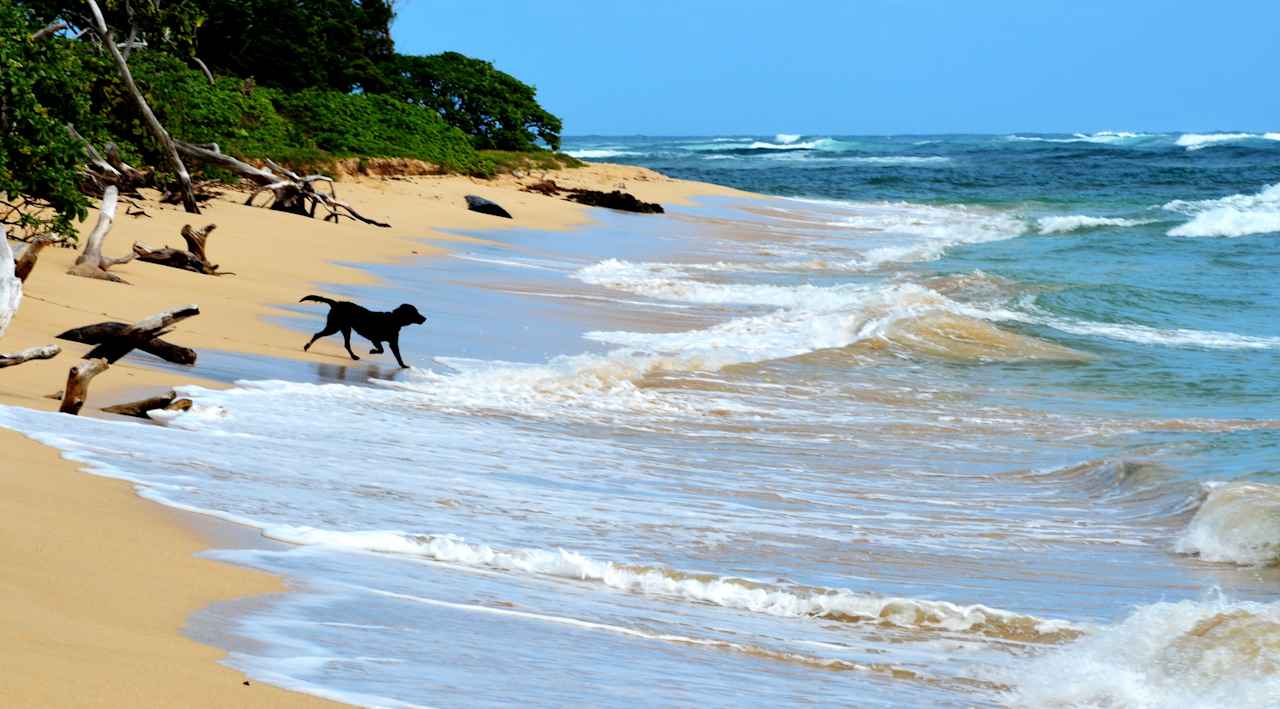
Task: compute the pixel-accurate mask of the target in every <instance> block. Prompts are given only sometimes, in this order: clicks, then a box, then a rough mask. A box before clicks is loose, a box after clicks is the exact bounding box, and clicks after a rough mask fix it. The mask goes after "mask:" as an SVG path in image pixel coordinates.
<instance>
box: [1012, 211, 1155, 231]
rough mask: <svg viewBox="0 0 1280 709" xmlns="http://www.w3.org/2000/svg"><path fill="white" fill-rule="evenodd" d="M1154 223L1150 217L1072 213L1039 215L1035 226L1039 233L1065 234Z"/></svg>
mask: <svg viewBox="0 0 1280 709" xmlns="http://www.w3.org/2000/svg"><path fill="white" fill-rule="evenodd" d="M1154 223H1155V220H1152V219H1121V218H1118V217H1090V216H1086V215H1083V214H1073V215H1070V216H1062V217H1041V218H1040V219H1039V220H1037V221H1036V226H1037V227H1039V229H1040V233H1041V234H1065V233H1068V232H1073V231H1083V230H1086V229H1099V228H1102V227H1132V226H1142V225H1144V224H1154Z"/></svg>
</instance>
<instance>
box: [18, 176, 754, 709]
mask: <svg viewBox="0 0 1280 709" xmlns="http://www.w3.org/2000/svg"><path fill="white" fill-rule="evenodd" d="M547 176H548V177H551V178H553V179H555V180H556V181H557V182H558V183H559V184H561V185H563V186H571V187H575V186H581V187H590V188H594V189H602V190H612V189H624V190H626V191H628V192H631V193H633V194H634V195H636V196H637V197H639V198H640V199H643V200H647V201H657V202H661V203H664V204H673V203H685V202H686V201H687V200H688V199H689V198H690V197H694V196H699V195H717V194H720V195H724V194H732V191H731V190H728V189H723V188H719V187H715V186H712V185H705V184H699V183H690V182H682V181H677V180H672V179H668V178H666V177H663V176H661V175H659V174H657V173H654V172H651V171H648V170H644V169H642V168H633V167H622V166H613V165H591V166H589V167H585V168H580V169H574V170H567V171H562V172H558V173H552V174H548V175H547ZM539 177H541V175H539ZM532 181H535V180H534V178H533V177H526V178H524V179H516V178H514V177H504V178H500V179H496V180H478V179H471V178H465V177H454V176H449V177H410V178H374V177H363V178H354V179H351V180H347V181H343V182H340V183H339V185H338V189H339V192H340V195H341V196H342V197H343V198H344V199H346V200H348V201H349V202H351V203H352V204H354V205H357V206H358V207H359V208H360V209H361V210H362V211H363V212H364V213H365V214H368V215H371V216H374V217H376V218H378V219H382V220H385V221H388V222H390V223H391V224H392V225H393V227H392V228H389V229H379V228H375V227H370V226H364V225H359V224H352V223H343V224H340V225H335V224H329V223H325V222H321V221H319V220H310V219H305V218H302V217H298V216H295V215H289V214H283V213H278V212H271V211H267V210H264V209H258V208H251V207H245V206H243V205H241V204H240V203H239V202H240V201H242V200H243V194H242V193H237V192H228V193H227V194H226V195H224V196H223V198H220V199H218V200H215V201H212V202H210V203H208V204H207V205H206V206H205V209H204V213H203V214H202V215H200V216H196V217H193V216H191V215H188V214H185V213H184V212H182V211H181V209H180V208H178V207H173V206H166V205H160V204H159V203H158V202H156V201H153V200H151V201H147V202H145V203H142V204H141V205H140V206H142V207H143V208H144V209H145V210H146V212H147V214H148V215H149V216H127V215H125V213H124V212H125V210H124V209H123V208H122V209H121V213H120V214H119V216H118V218H117V221H116V224H115V227H114V229H113V230H112V232H111V234H110V236H109V237H108V238H107V241H106V246H105V251H106V253H107V254H108V255H121V254H123V253H125V252H126V251H127V250H128V249H129V247H130V246H131V245H132V244H133V243H134V242H142V243H145V244H148V245H149V246H152V247H159V246H162V245H169V246H178V247H180V246H181V243H182V242H181V238H180V237H179V235H178V232H179V230H180V228H181V227H182V226H183V225H184V224H193V225H195V226H203V225H205V224H209V223H213V224H217V226H218V228H217V231H216V232H214V234H213V236H212V237H211V238H210V241H209V253H210V256H211V258H212V259H213V260H214V261H215V262H216V263H218V264H220V266H221V267H222V269H223V270H225V271H230V272H234V273H235V274H236V275H233V276H226V277H222V278H214V277H209V276H201V275H197V274H194V273H189V272H185V271H179V270H176V269H171V268H165V267H162V266H158V265H154V264H146V263H141V262H133V263H129V264H126V265H122V266H119V267H117V268H115V269H114V270H113V272H114V273H117V274H118V275H119V276H121V277H122V278H124V279H125V280H127V281H128V282H129V283H130V285H121V284H116V283H109V282H105V281H95V280H89V279H84V278H76V277H72V276H68V275H65V272H66V270H67V268H68V267H69V266H70V264H71V263H72V262H73V261H74V259H75V255H76V253H75V252H74V251H72V250H70V249H47V250H46V251H45V252H44V253H43V254H42V256H41V258H40V262H39V264H38V265H37V267H36V269H35V271H34V273H33V274H32V275H31V277H30V278H29V279H28V281H27V283H26V286H25V291H24V299H23V302H22V306H21V309H20V310H19V312H18V314H17V316H16V318H15V319H14V322H13V324H12V325H11V326H10V328H9V330H8V332H7V333H6V334H5V336H4V339H3V342H2V343H0V350H3V351H6V352H10V351H16V350H20V349H23V348H27V347H32V346H37V345H44V344H49V343H52V342H55V340H54V338H53V335H55V334H56V333H59V332H61V331H63V330H66V329H69V328H72V327H78V326H81V325H86V324H91V323H95V322H100V321H104V320H121V321H135V320H138V319H141V318H143V317H146V316H148V315H151V314H153V313H156V312H159V311H162V310H167V309H170V308H173V307H177V306H179V305H183V304H187V303H195V304H198V305H199V306H200V309H201V314H200V315H199V316H198V317H196V318H194V319H192V320H189V321H187V322H185V323H183V324H182V325H181V326H180V327H179V328H178V330H177V332H175V333H174V334H173V336H172V337H171V338H170V339H172V340H173V341H175V342H177V343H180V344H182V345H185V346H189V347H192V348H195V349H196V350H197V351H201V350H208V349H218V350H230V351H235V352H242V353H248V354H255V355H267V356H271V357H277V358H292V359H301V358H306V359H308V360H313V361H324V360H326V359H328V360H332V361H335V362H341V361H345V360H346V354H345V353H344V352H343V351H342V349H341V341H340V340H339V339H337V338H331V339H328V340H325V341H322V342H320V343H317V345H316V346H315V347H314V348H313V349H312V351H311V352H310V353H304V352H303V351H302V349H301V345H302V343H303V342H304V341H305V338H304V336H303V335H302V334H300V333H299V332H297V331H293V330H290V329H288V328H286V327H283V326H281V325H279V324H276V323H274V322H271V321H270V320H269V318H274V317H279V316H281V315H286V314H287V313H286V311H284V310H281V308H280V306H282V305H285V304H291V303H294V302H296V301H297V299H298V297H300V296H301V295H305V294H307V293H311V292H319V293H323V292H324V291H323V290H322V289H323V284H372V283H373V282H374V281H373V278H372V277H371V276H370V275H368V274H367V273H366V272H364V271H362V270H360V269H359V268H357V267H354V266H350V265H342V264H344V263H345V264H352V263H390V262H395V261H397V260H401V259H406V258H410V257H413V256H415V255H418V256H421V255H431V254H439V253H443V252H445V251H446V250H447V249H449V246H450V243H451V242H457V241H459V240H465V237H460V236H454V235H450V234H447V233H444V231H443V230H487V229H498V228H508V227H511V228H522V229H538V230H558V229H569V228H572V227H574V226H577V225H582V224H585V223H587V222H589V221H590V220H591V218H592V210H591V209H590V208H587V207H582V206H580V205H576V204H572V203H569V202H566V201H563V200H561V199H558V198H554V197H547V196H541V195H536V194H530V193H526V192H523V191H521V190H520V189H519V188H520V186H521V185H522V184H527V183H529V182H532ZM467 194H478V195H480V196H483V197H487V198H489V199H492V200H494V201H497V202H499V203H501V204H502V205H503V206H505V207H506V208H507V209H508V210H510V211H511V212H512V213H513V214H514V215H515V217H516V218H515V220H514V221H511V222H508V221H506V220H501V219H496V218H494V217H490V216H486V215H481V214H476V213H473V212H469V211H467V209H466V206H465V202H464V200H463V196H464V195H467ZM95 218H96V214H92V213H91V214H90V218H89V220H88V221H87V222H85V223H84V224H83V225H82V230H83V231H82V233H84V234H87V232H88V230H89V229H90V228H91V227H92V225H93V223H94V220H95ZM424 311H425V312H427V314H428V316H429V315H430V306H429V304H424ZM58 344H59V345H61V346H62V348H63V353H62V354H61V355H60V356H58V357H57V358H55V359H53V360H50V361H45V362H35V363H28V364H25V365H23V366H21V367H17V368H11V369H7V370H4V371H3V372H0V403H2V404H6V405H13V406H24V407H30V408H35V409H42V410H52V409H55V408H56V407H57V401H55V400H54V399H51V398H49V395H50V394H52V393H54V392H56V391H58V390H60V389H61V388H62V386H63V383H64V381H65V377H66V371H67V369H68V368H69V367H70V366H72V365H73V364H74V363H75V362H76V361H77V358H78V357H79V356H80V355H82V354H83V353H84V352H85V351H87V349H88V348H87V347H86V346H83V345H77V344H74V343H66V342H58ZM144 362H145V358H144V357H140V356H138V355H134V356H131V357H129V358H127V359H125V360H123V361H121V362H120V363H118V364H117V365H114V366H113V367H112V368H111V369H110V370H109V371H108V372H107V373H105V374H103V375H102V376H100V377H99V378H98V379H97V380H95V382H94V384H93V389H92V391H91V397H90V400H89V403H88V405H87V406H86V408H85V411H84V415H101V414H99V413H98V409H100V408H101V407H103V406H107V405H110V404H113V403H118V402H120V401H124V400H127V399H130V398H138V394H139V393H142V392H152V391H162V390H166V389H168V388H170V387H172V386H174V385H179V384H188V383H201V384H206V385H209V386H217V385H216V384H213V383H211V382H209V381H208V380H206V379H203V378H202V377H201V371H200V365H199V364H197V365H196V366H195V367H193V368H191V370H190V371H189V373H187V374H183V375H177V374H175V373H174V372H172V371H169V370H158V369H153V368H149V367H148V366H146V364H145V363H144ZM139 425H144V424H139ZM0 446H2V447H3V449H4V451H5V455H4V460H5V462H4V463H3V464H2V465H0V469H2V470H0V472H3V473H4V474H3V475H0V519H2V520H3V522H0V524H2V525H3V530H4V532H3V535H0V545H2V548H3V553H4V554H5V558H6V559H7V560H8V564H7V565H6V569H7V572H6V573H5V574H4V576H3V583H0V608H3V612H2V615H0V618H2V620H0V627H2V628H3V637H4V638H5V640H4V641H0V658H3V661H4V664H5V666H6V667H7V668H9V671H8V672H6V678H5V680H4V681H3V684H0V697H2V698H3V699H4V703H5V704H6V705H9V706H294V705H302V704H313V703H321V701H322V700H319V699H315V698H312V697H307V696H303V695H298V694H294V693H290V692H285V691H282V690H277V689H275V688H271V687H266V686H261V685H259V684H258V683H257V682H254V683H252V684H251V685H246V683H245V679H244V677H243V676H241V675H240V674H239V673H238V672H235V671H233V670H231V669H228V668H224V667H222V666H220V665H218V664H217V660H218V659H219V657H220V656H221V655H222V653H221V651H219V650H217V649H214V648H211V647H208V646H204V645H201V644H199V643H196V642H195V641H193V640H190V639H188V638H186V637H185V636H184V635H182V632H181V631H182V628H183V625H184V623H185V622H186V619H187V618H188V616H190V614H191V613H192V612H194V611H196V610H198V609H200V608H202V607H204V606H207V605H208V604H210V603H213V602H215V601H219V600H226V599H231V598H237V597H243V596H250V595H258V594H269V593H278V592H281V591H282V590H284V588H283V584H282V583H281V581H280V580H279V579H277V578H274V577H271V576H269V575H266V574H263V573H259V572H254V571H249V570H245V569H241V568H237V567H232V566H229V565H226V564H221V563H218V562H214V561H210V560H206V559H201V558H198V557H196V556H195V554H196V553H197V552H199V551H200V550H202V549H204V548H207V547H209V546H210V544H211V541H210V539H209V538H208V536H207V535H205V534H202V533H200V531H199V530H197V529H195V525H192V524H190V522H189V520H187V521H184V519H183V517H182V516H181V515H179V514H177V513H175V512H174V511H172V510H169V509H167V508H163V507H161V506H159V505H156V504H153V503H150V502H147V501H144V500H142V499H141V498H139V497H137V496H136V495H135V494H134V492H133V490H132V486H131V485H129V484H127V483H125V482H122V481H118V480H109V479H105V478H100V477H95V476H91V475H87V474H83V473H81V472H79V471H78V469H77V466H76V465H74V464H73V463H70V462H68V461H65V460H62V459H60V458H59V456H58V454H57V453H56V452H55V451H53V450H51V449H48V448H46V447H44V446H42V445H39V444H37V443H35V442H32V441H30V440H28V439H26V438H24V437H22V436H21V435H19V434H17V433H15V432H13V431H9V430H0Z"/></svg>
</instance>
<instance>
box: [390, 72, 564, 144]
mask: <svg viewBox="0 0 1280 709" xmlns="http://www.w3.org/2000/svg"><path fill="white" fill-rule="evenodd" d="M384 76H385V81H386V91H387V92H388V93H391V94H392V95H394V96H396V97H397V98H400V99H401V100H405V101H409V102H410V103H416V104H418V105H421V106H425V107H427V108H430V109H432V110H434V111H436V112H438V113H439V114H440V117H441V118H443V119H444V120H445V122H446V123H448V124H449V125H452V126H456V127H458V128H460V129H462V131H463V132H464V133H466V134H467V135H470V136H472V140H473V141H474V142H475V143H476V147H479V148H497V149H500V150H529V149H531V148H534V147H537V142H536V141H537V140H541V141H542V142H544V143H545V144H546V145H548V146H549V147H550V148H551V149H552V150H558V149H559V148H560V130H561V124H560V119H559V118H556V117H555V116H553V115H551V114H550V113H548V112H547V111H546V110H544V109H543V108H542V106H540V105H538V102H537V100H536V98H535V94H536V90H535V89H534V88H533V87H532V86H529V85H528V84H525V83H523V82H521V81H520V80H519V79H517V78H515V77H514V76H511V75H510V74H507V73H506V72H502V71H499V70H497V69H496V68H494V66H493V64H492V63H490V62H487V61H483V60H480V59H473V58H471V57H468V56H464V55H462V54H459V53H457V52H445V53H443V54H435V55H431V56H426V57H419V56H406V55H402V54H401V55H396V57H395V58H394V60H392V61H391V62H390V63H389V65H388V66H387V70H386V71H385V73H384Z"/></svg>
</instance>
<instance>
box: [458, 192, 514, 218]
mask: <svg viewBox="0 0 1280 709" xmlns="http://www.w3.org/2000/svg"><path fill="white" fill-rule="evenodd" d="M467 209H470V210H471V211H473V212H480V213H481V214H492V215H493V216H495V217H503V218H505V219H511V212H508V211H507V210H505V209H503V208H502V206H501V205H499V204H498V203H497V202H492V201H490V200H487V199H485V198H484V197H477V196H476V195H473V194H469V195H467Z"/></svg>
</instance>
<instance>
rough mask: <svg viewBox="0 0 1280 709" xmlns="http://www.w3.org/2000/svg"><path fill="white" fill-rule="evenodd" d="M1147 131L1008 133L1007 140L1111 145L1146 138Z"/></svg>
mask: <svg viewBox="0 0 1280 709" xmlns="http://www.w3.org/2000/svg"><path fill="white" fill-rule="evenodd" d="M1147 137H1149V135H1148V134H1147V133H1132V132H1129V131H1110V130H1104V131H1098V132H1097V133H1075V134H1073V135H1072V136H1071V137H1070V138H1045V137H1041V136H1034V135H1029V136H1023V135H1010V136H1007V139H1008V140H1013V141H1022V142H1032V143H1098V144H1103V145H1111V144H1114V143H1124V142H1127V141H1132V140H1136V139H1140V138H1147Z"/></svg>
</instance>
